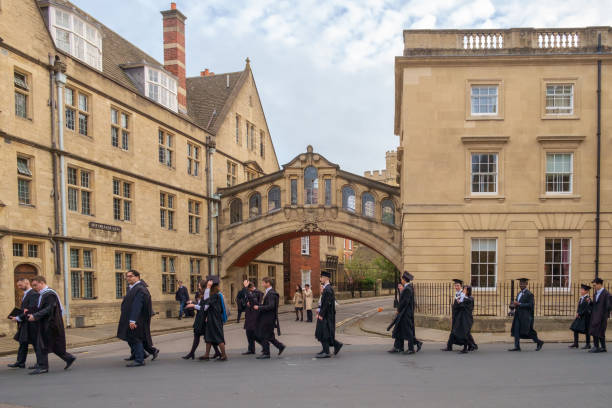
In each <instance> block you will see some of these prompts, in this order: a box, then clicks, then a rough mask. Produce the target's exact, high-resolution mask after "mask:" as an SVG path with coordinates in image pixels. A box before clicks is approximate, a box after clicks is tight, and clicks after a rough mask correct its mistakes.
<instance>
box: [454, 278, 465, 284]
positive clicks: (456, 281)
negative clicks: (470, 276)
mask: <svg viewBox="0 0 612 408" xmlns="http://www.w3.org/2000/svg"><path fill="white" fill-rule="evenodd" d="M453 282H454V283H458V284H459V285H463V281H462V280H461V279H453Z"/></svg>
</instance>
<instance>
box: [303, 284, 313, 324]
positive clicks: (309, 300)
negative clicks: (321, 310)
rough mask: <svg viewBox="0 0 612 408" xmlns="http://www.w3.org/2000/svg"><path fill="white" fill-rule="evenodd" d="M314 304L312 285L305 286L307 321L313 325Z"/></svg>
mask: <svg viewBox="0 0 612 408" xmlns="http://www.w3.org/2000/svg"><path fill="white" fill-rule="evenodd" d="M312 302H313V295H312V289H311V288H310V284H308V283H307V284H305V285H304V309H306V321H307V322H308V323H312Z"/></svg>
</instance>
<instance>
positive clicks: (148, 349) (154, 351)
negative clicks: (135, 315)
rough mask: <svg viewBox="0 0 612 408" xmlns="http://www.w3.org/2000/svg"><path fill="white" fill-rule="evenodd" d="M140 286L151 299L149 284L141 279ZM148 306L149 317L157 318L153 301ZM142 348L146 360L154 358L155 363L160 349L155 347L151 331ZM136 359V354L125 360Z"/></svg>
mask: <svg viewBox="0 0 612 408" xmlns="http://www.w3.org/2000/svg"><path fill="white" fill-rule="evenodd" d="M139 284H140V285H143V286H144V287H145V288H146V289H147V293H148V294H149V297H151V292H149V285H148V284H147V282H145V281H144V279H141V280H140V283H139ZM148 306H149V315H150V316H151V317H153V316H155V312H154V311H153V301H151V302H148ZM142 348H143V349H144V359H145V360H146V359H147V358H149V356H153V358H152V359H151V361H155V360H156V359H157V357H158V356H159V349H158V348H155V347H154V346H153V337H152V336H151V331H150V330H149V331H148V333H147V336H146V338H145V339H144V341H143V342H142ZM135 359H136V357H135V355H134V353H132V354H130V357H129V358H124V360H125V361H134V360H135Z"/></svg>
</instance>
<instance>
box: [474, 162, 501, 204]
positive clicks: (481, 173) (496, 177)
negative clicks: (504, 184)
mask: <svg viewBox="0 0 612 408" xmlns="http://www.w3.org/2000/svg"><path fill="white" fill-rule="evenodd" d="M475 155H493V156H495V191H485V192H480V191H474V182H473V180H474V175H475V174H479V175H483V176H484V175H490V174H492V173H490V172H477V173H474V170H473V167H472V166H473V165H474V161H473V160H474V156H475ZM469 182H470V194H471V195H473V196H479V195H480V196H492V195H498V194H499V152H493V151H492V152H477V151H472V152H470V180H469Z"/></svg>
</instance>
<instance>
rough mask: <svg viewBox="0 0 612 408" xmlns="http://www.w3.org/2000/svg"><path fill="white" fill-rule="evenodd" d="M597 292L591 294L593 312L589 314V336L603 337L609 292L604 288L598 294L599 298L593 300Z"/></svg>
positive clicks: (606, 325) (608, 308)
mask: <svg viewBox="0 0 612 408" xmlns="http://www.w3.org/2000/svg"><path fill="white" fill-rule="evenodd" d="M596 297H597V294H595V295H594V296H593V299H592V303H593V313H592V314H591V328H590V330H589V333H590V334H591V336H596V337H605V336H606V329H607V328H608V317H609V316H610V302H611V299H610V293H609V292H608V291H607V290H606V289H604V290H602V291H601V293H600V294H599V299H597V300H595V298H596Z"/></svg>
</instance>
